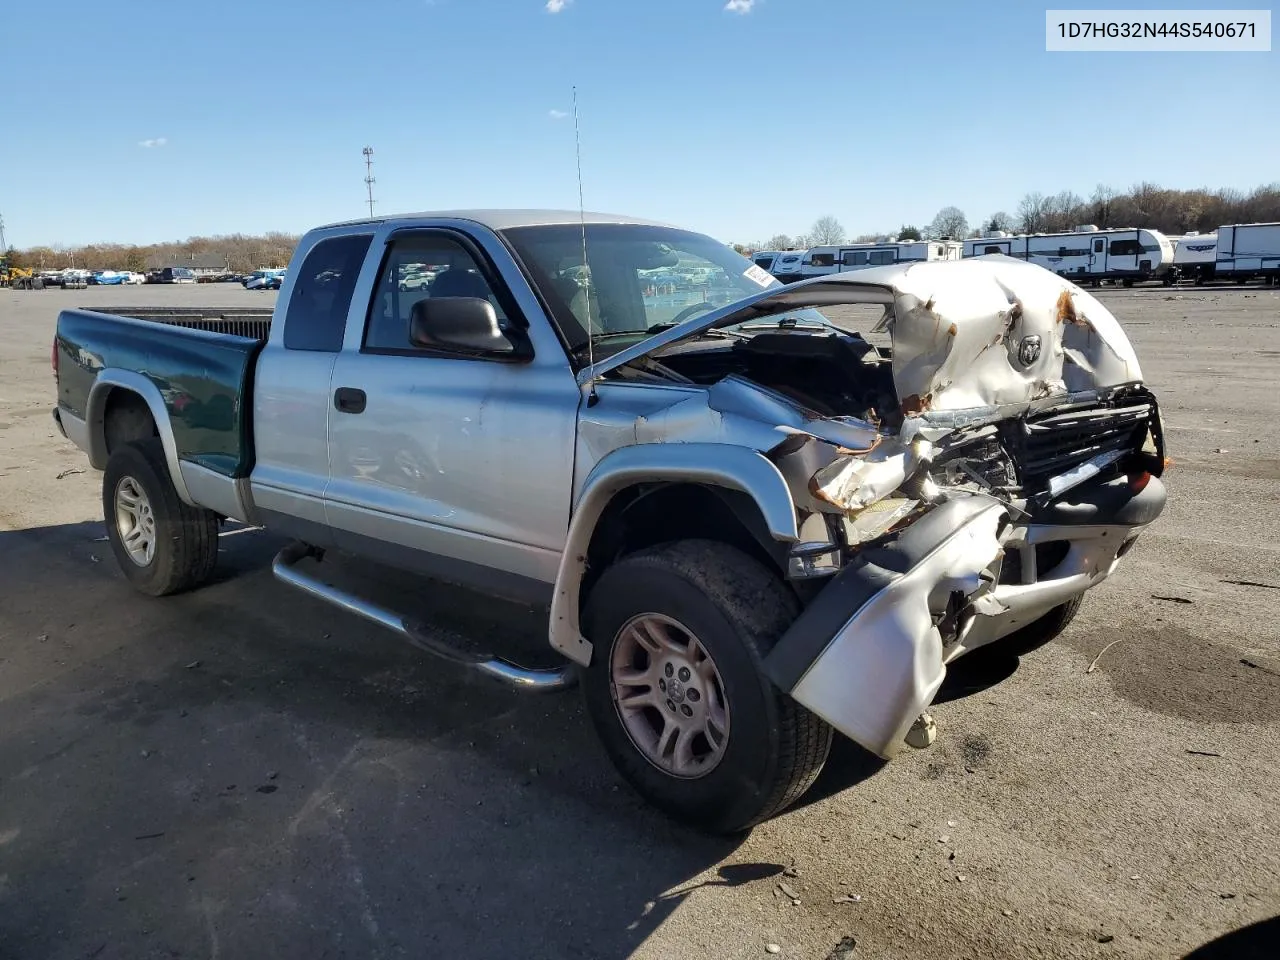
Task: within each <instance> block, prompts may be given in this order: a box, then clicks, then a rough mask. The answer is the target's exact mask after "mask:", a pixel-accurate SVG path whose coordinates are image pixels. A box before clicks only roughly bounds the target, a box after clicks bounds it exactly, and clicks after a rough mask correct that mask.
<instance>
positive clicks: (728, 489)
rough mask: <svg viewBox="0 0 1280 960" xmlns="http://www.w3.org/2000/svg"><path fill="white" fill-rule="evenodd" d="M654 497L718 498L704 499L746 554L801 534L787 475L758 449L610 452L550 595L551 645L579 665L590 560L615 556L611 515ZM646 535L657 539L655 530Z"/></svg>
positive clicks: (572, 528)
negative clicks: (717, 508)
mask: <svg viewBox="0 0 1280 960" xmlns="http://www.w3.org/2000/svg"><path fill="white" fill-rule="evenodd" d="M673 491H674V492H673ZM649 496H659V497H672V496H680V497H686V498H687V497H693V498H698V497H702V498H707V497H710V498H713V500H707V501H705V502H708V503H709V502H718V503H719V504H721V505H722V506H723V508H724V509H725V510H726V511H727V512H728V514H730V515H732V517H733V518H734V520H735V521H736V523H737V528H736V529H735V528H728V529H730V530H732V531H734V532H733V533H732V534H731V535H730V536H729V537H726V538H725V539H728V540H729V541H730V542H733V541H734V540H735V539H736V540H737V541H738V543H739V544H740V545H743V546H746V547H747V548H748V552H757V554H758V555H759V554H764V555H767V556H769V557H770V559H776V553H777V548H775V547H773V546H772V545H773V544H778V545H785V544H791V543H795V542H796V541H797V540H798V539H799V531H798V530H797V527H796V507H795V502H794V501H793V499H792V497H791V491H790V489H789V488H788V487H787V483H786V480H784V479H783V477H782V474H781V473H780V472H779V471H778V468H777V467H776V466H775V465H774V464H773V463H772V461H770V460H768V459H767V458H766V457H764V456H763V455H762V454H760V453H758V452H756V451H755V450H751V449H748V448H746V447H739V446H733V445H730V444H719V443H672V444H638V445H635V446H630V447H623V448H622V449H620V450H615V451H613V452H612V453H610V454H608V455H607V456H605V457H604V458H603V459H602V460H601V461H600V462H599V463H598V464H596V466H595V468H594V469H593V470H592V471H591V473H590V474H589V475H588V477H587V479H586V481H585V482H584V483H583V485H582V489H581V491H580V492H579V494H578V497H577V500H576V502H575V504H574V509H573V515H572V518H571V520H570V522H569V532H568V536H567V538H566V542H565V548H564V552H563V554H562V555H561V558H560V569H559V571H558V573H557V576H556V586H555V593H554V595H553V597H552V601H551V617H550V627H549V630H550V637H549V639H550V642H551V646H552V647H553V648H554V649H556V650H558V651H559V652H560V653H562V654H564V655H565V656H566V657H568V658H569V659H571V660H574V661H575V662H577V663H580V664H583V665H586V664H589V663H590V662H591V644H590V642H589V641H588V640H587V639H586V638H585V637H583V636H582V629H581V621H580V616H581V609H582V598H583V586H584V584H586V583H588V574H589V571H590V570H591V569H592V564H593V559H594V562H595V563H596V564H598V563H600V562H601V558H602V555H603V556H604V558H605V559H607V558H608V557H609V556H610V554H609V551H608V548H607V546H605V547H603V548H602V543H604V541H602V540H601V539H600V538H602V537H603V538H608V537H610V536H611V535H612V534H611V532H610V525H609V523H608V522H607V521H608V520H609V519H610V518H617V517H620V516H622V515H623V514H625V512H626V511H627V510H628V509H631V508H634V507H635V505H636V504H637V503H639V502H640V501H641V500H642V499H644V498H646V497H649ZM602 520H605V521H606V523H605V524H604V525H602V523H601V521H602ZM678 522H679V521H678V520H676V521H674V523H678ZM689 536H704V537H705V536H706V528H705V524H704V525H703V526H702V527H701V528H692V529H690V530H689V532H688V533H687V534H685V537H689ZM744 537H745V538H746V539H744ZM683 538H684V537H679V538H676V539H683ZM645 539H646V540H652V535H651V536H649V537H647V538H645ZM664 539H669V538H668V537H664ZM753 543H754V545H755V550H754V551H752V550H751V549H750V547H751V544H753ZM645 545H650V544H649V543H646V542H643V541H640V542H633V543H632V547H633V548H639V547H642V546H645ZM602 549H603V551H604V552H603V554H602Z"/></svg>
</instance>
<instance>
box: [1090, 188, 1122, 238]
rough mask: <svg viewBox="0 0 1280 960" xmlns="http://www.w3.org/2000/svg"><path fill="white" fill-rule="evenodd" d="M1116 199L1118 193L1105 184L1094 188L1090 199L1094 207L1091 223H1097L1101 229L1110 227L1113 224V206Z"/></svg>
mask: <svg viewBox="0 0 1280 960" xmlns="http://www.w3.org/2000/svg"><path fill="white" fill-rule="evenodd" d="M1115 199H1116V192H1115V190H1113V189H1112V188H1111V187H1109V186H1107V185H1106V184H1105V183H1100V184H1098V185H1097V186H1096V187H1094V188H1093V196H1091V197H1090V198H1089V203H1090V204H1091V205H1092V209H1091V211H1090V217H1091V218H1092V219H1091V220H1090V223H1096V224H1097V225H1098V226H1100V227H1109V226H1111V224H1112V220H1111V214H1112V210H1111V207H1112V204H1113V203H1114V201H1115Z"/></svg>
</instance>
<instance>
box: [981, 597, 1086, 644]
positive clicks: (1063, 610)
mask: <svg viewBox="0 0 1280 960" xmlns="http://www.w3.org/2000/svg"><path fill="white" fill-rule="evenodd" d="M1083 602H1084V594H1083V593H1082V594H1080V596H1078V597H1074V598H1073V599H1071V600H1068V601H1067V602H1066V603H1063V604H1060V605H1059V606H1056V607H1054V608H1053V609H1052V610H1050V611H1049V612H1048V613H1046V614H1044V615H1043V616H1041V617H1039V618H1038V619H1036V620H1032V621H1031V622H1030V623H1028V624H1027V625H1026V626H1025V627H1019V628H1018V629H1017V630H1015V631H1014V632H1013V633H1011V634H1009V635H1008V636H1007V637H1005V638H1004V639H1003V640H1001V641H1000V643H1001V644H1002V645H1003V646H1004V648H1005V649H1006V650H1008V651H1009V652H1010V653H1012V654H1014V656H1022V655H1023V654H1027V653H1031V652H1032V651H1033V650H1039V649H1040V648H1041V647H1043V646H1044V645H1045V644H1046V643H1048V642H1049V641H1050V640H1053V639H1054V638H1055V637H1057V636H1058V634H1060V633H1062V631H1063V630H1065V629H1067V627H1068V626H1069V625H1070V624H1071V621H1072V620H1074V619H1075V618H1076V614H1077V613H1079V612H1080V604H1081V603H1083Z"/></svg>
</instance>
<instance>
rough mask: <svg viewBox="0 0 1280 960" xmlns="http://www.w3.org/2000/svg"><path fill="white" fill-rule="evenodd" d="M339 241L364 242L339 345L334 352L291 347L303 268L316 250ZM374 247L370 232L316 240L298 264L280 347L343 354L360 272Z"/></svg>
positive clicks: (285, 308)
mask: <svg viewBox="0 0 1280 960" xmlns="http://www.w3.org/2000/svg"><path fill="white" fill-rule="evenodd" d="M338 240H363V241H364V250H363V252H362V253H361V254H360V262H359V263H358V264H356V269H355V273H354V276H353V277H352V280H351V293H350V294H349V295H348V297H347V309H346V312H345V313H344V314H343V315H342V325H341V327H340V328H339V329H340V333H339V336H338V345H337V346H336V347H335V348H333V349H332V350H330V349H328V348H321V347H297V346H293V347H291V346H289V313H290V311H291V310H292V308H293V298H294V296H295V294H296V293H297V291H298V283H299V282H300V281H301V280H302V279H303V277H304V276H305V275H304V274H303V267H305V266H306V265H307V261H308V260H309V259H310V258H311V255H312V254H313V253H315V252H316V250H318V249H319V248H320V247H322V246H324V245H325V244H326V243H331V242H333V241H338ZM372 247H373V233H371V232H369V231H363V232H352V233H335V234H330V235H328V236H321V237H318V238H317V239H316V241H315V243H313V244H311V247H310V249H308V250H307V252H306V255H305V256H304V257H302V259H301V260H300V261H299V262H298V273H299V276H298V277H296V278H295V279H294V285H293V287H292V289H290V291H289V301H288V303H286V304H285V306H284V331H283V333H282V334H281V336H280V346H281V347H282V348H283V349H285V350H294V351H297V352H298V353H327V354H338V353H341V352H342V346H343V344H344V343H345V342H346V339H347V320H348V318H350V316H351V306H352V304H353V303H354V302H355V297H356V291H357V290H358V289H359V287H360V272H361V270H363V269H364V264H365V261H366V260H368V258H369V250H370V249H372Z"/></svg>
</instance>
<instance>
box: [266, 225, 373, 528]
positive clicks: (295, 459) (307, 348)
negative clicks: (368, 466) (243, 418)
mask: <svg viewBox="0 0 1280 960" xmlns="http://www.w3.org/2000/svg"><path fill="white" fill-rule="evenodd" d="M371 240H372V236H371V235H370V234H356V235H352V234H342V235H339V236H332V237H327V238H326V237H322V238H321V239H320V240H318V241H317V242H316V243H314V244H313V245H312V247H311V249H310V250H309V251H307V252H306V254H305V256H304V257H303V258H302V265H301V266H300V267H298V268H297V270H296V271H292V273H293V275H292V276H290V278H289V283H288V284H287V285H286V288H285V290H284V291H283V292H282V294H281V300H280V305H281V306H282V307H283V309H281V307H277V308H276V312H275V317H274V319H273V320H272V324H271V336H270V338H269V340H268V341H267V345H266V346H265V347H263V350H262V353H261V355H260V356H259V358H258V365H257V367H256V371H255V375H254V382H253V391H252V393H253V446H254V453H255V462H254V467H253V473H252V476H251V481H250V482H251V485H252V489H253V498H254V503H255V505H256V507H257V509H258V510H259V511H260V512H261V513H263V514H264V519H265V521H266V523H267V525H268V526H269V527H271V528H272V529H279V530H281V531H282V532H285V533H290V534H292V535H293V536H296V537H299V538H300V539H303V540H306V541H307V542H309V543H314V544H316V545H317V546H327V545H329V544H330V543H331V540H330V538H329V531H328V520H327V518H326V516H325V510H324V488H325V485H326V484H327V483H328V482H329V456H328V451H327V450H326V443H327V438H328V429H329V417H330V416H331V415H332V412H333V406H332V404H331V403H330V401H329V378H330V374H331V373H332V371H333V363H334V360H335V359H336V358H337V356H338V351H340V350H341V349H342V341H343V335H344V333H345V331H346V327H347V314H348V313H349V312H350V311H351V296H352V291H353V290H354V289H355V285H356V280H357V278H358V276H359V273H360V268H361V265H362V264H363V263H364V260H365V255H366V254H367V252H368V250H369V243H370V241H371Z"/></svg>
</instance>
